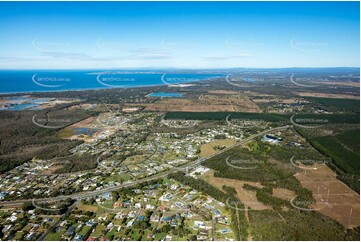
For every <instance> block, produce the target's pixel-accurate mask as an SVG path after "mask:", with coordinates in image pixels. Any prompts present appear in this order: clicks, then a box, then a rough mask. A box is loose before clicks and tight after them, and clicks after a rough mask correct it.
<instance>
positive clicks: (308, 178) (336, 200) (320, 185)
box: [296, 166, 360, 228]
mask: <svg viewBox="0 0 361 242" xmlns="http://www.w3.org/2000/svg"><path fill="white" fill-rule="evenodd" d="M296 178H297V179H298V180H299V181H300V182H301V184H302V186H303V187H305V188H307V189H309V190H311V191H312V193H313V197H314V199H315V200H316V204H314V205H311V206H310V207H311V208H313V209H315V210H317V211H318V212H320V213H322V214H324V215H326V216H328V217H330V218H333V219H335V220H336V221H338V222H339V223H341V224H342V225H344V226H345V227H347V228H353V227H357V226H360V195H359V194H358V193H356V192H355V191H353V190H352V189H351V188H349V187H348V186H346V185H345V184H344V183H342V182H341V181H339V180H337V179H336V177H335V175H334V172H333V171H332V170H331V169H330V168H328V167H327V166H321V167H320V166H318V168H317V170H316V169H314V170H306V172H301V173H299V174H298V175H297V176H296ZM351 209H352V211H351ZM350 214H351V216H350Z"/></svg>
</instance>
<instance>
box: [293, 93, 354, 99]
mask: <svg viewBox="0 0 361 242" xmlns="http://www.w3.org/2000/svg"><path fill="white" fill-rule="evenodd" d="M294 94H296V95H298V96H300V97H323V98H345V99H355V100H359V99H360V97H359V96H354V95H348V94H332V93H320V92H294Z"/></svg>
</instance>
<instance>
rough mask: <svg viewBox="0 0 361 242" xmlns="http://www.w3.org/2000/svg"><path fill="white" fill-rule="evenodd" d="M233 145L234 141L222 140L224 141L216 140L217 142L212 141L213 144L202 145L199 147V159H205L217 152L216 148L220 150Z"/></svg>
mask: <svg viewBox="0 0 361 242" xmlns="http://www.w3.org/2000/svg"><path fill="white" fill-rule="evenodd" d="M235 143H236V141H234V140H227V139H224V140H217V141H214V142H210V143H207V144H203V145H202V146H201V154H200V156H201V157H206V156H209V155H213V154H215V153H217V152H219V150H218V148H220V149H221V148H223V147H228V146H231V145H233V144H235Z"/></svg>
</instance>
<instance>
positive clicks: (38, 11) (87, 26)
mask: <svg viewBox="0 0 361 242" xmlns="http://www.w3.org/2000/svg"><path fill="white" fill-rule="evenodd" d="M359 23H360V12H359V3H358V2H155V3H152V2H50V3H46V2H36V3H34V2H32V3H31V2H12V3H8V2H0V32H1V38H0V68H1V69H19V68H20V69H32V68H34V69H67V68H72V69H74V68H75V69H82V68H96V69H105V68H147V67H175V68H227V67H261V68H262V67H339V66H342V67H345V66H353V67H358V66H359V65H360V62H359V59H360V37H359V36H360V24H359Z"/></svg>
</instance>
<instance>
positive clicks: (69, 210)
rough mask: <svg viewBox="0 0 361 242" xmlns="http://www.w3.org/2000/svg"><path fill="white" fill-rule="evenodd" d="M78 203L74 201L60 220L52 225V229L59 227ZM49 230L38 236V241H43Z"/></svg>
mask: <svg viewBox="0 0 361 242" xmlns="http://www.w3.org/2000/svg"><path fill="white" fill-rule="evenodd" d="M79 202H80V201H75V202H74V203H73V204H72V205H71V206H70V207H69V208H68V210H67V211H66V212H65V213H64V214H63V215H62V216H60V218H59V219H58V220H57V221H56V222H55V223H54V225H53V226H52V227H54V228H56V227H58V226H59V224H60V223H61V222H62V221H63V220H64V219H65V218H66V217H67V216H68V215H69V214H70V213H71V212H72V211H73V209H74V208H75V207H76V206H77V205H78V204H79ZM50 232H51V231H50V228H49V229H48V230H47V231H46V232H45V233H44V234H43V235H42V236H40V238H39V239H38V240H39V241H44V240H45V238H46V236H48V234H49V233H50Z"/></svg>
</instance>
